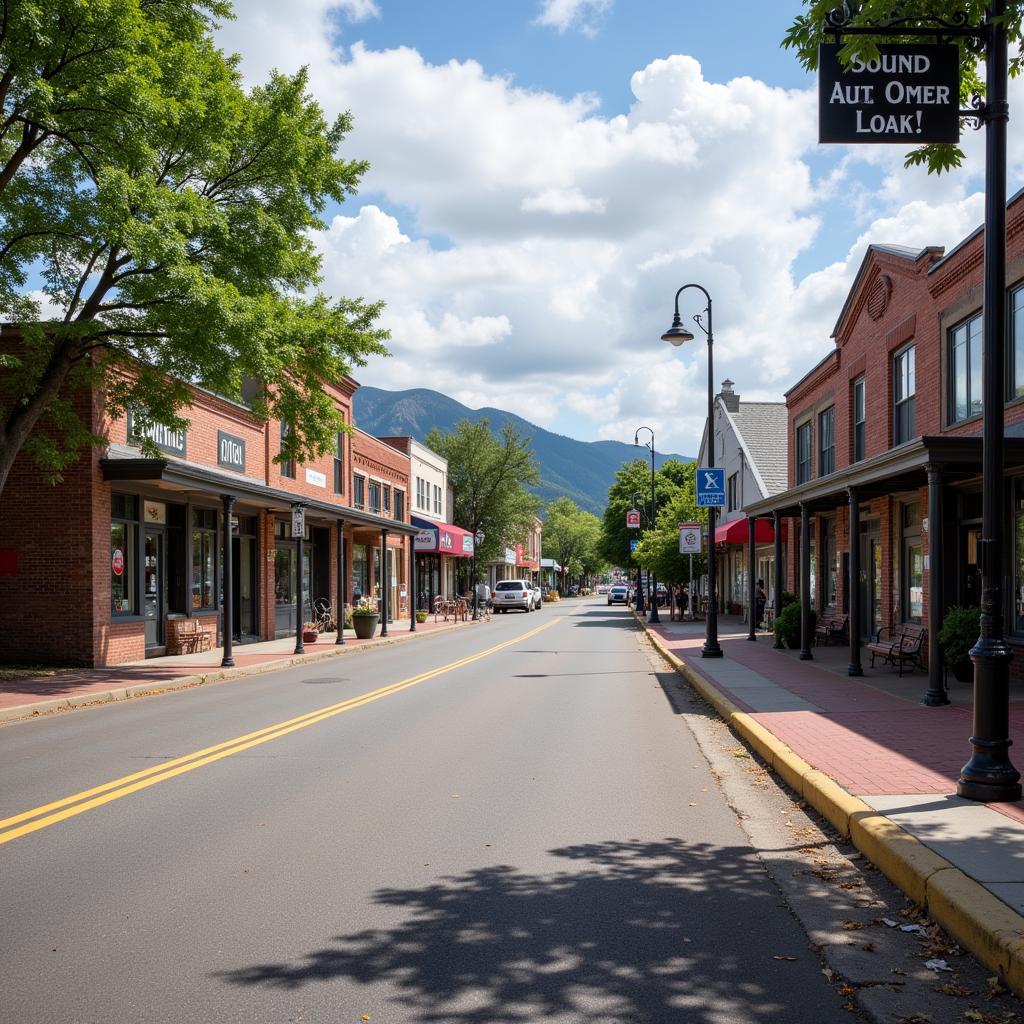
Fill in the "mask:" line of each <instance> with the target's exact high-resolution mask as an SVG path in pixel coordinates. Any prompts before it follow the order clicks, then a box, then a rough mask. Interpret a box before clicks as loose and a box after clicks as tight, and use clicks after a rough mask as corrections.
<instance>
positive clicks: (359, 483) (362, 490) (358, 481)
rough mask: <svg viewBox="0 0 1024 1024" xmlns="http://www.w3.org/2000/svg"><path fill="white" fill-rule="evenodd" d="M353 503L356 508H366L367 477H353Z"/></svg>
mask: <svg viewBox="0 0 1024 1024" xmlns="http://www.w3.org/2000/svg"><path fill="white" fill-rule="evenodd" d="M352 504H353V506H355V508H366V477H365V476H353V477H352Z"/></svg>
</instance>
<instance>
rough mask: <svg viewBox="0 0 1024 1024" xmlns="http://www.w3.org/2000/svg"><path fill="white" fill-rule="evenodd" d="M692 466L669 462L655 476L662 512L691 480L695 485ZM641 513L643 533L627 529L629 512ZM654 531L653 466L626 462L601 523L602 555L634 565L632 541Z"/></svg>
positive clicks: (616, 562) (610, 491) (617, 562)
mask: <svg viewBox="0 0 1024 1024" xmlns="http://www.w3.org/2000/svg"><path fill="white" fill-rule="evenodd" d="M692 466H693V464H692V463H686V462H681V461H679V460H678V459H669V460H668V461H667V462H665V463H663V464H662V466H661V467H660V468H659V469H658V470H657V471H656V472H655V474H654V491H655V495H656V497H657V504H658V509H659V514H660V510H662V509H664V508H666V507H667V506H668V505H669V503H670V502H671V501H672V499H673V498H674V496H675V494H676V492H677V491H678V490H679V489H680V487H685V486H686V482H687V480H689V482H690V486H691V487H692V486H694V484H693V480H694V470H693V468H692ZM634 494H635V495H636V498H637V501H636V503H635V507H636V508H638V509H639V510H640V525H641V529H640V530H633V529H630V528H628V527H627V526H626V513H627V512H628V511H629V510H630V509H631V508H633V507H634V502H633V496H634ZM650 528H651V465H650V462H649V461H646V460H644V459H633V460H631V461H630V462H626V463H623V465H622V466H621V467H620V468H619V471H618V472H617V473H616V474H615V480H614V481H613V482H612V485H611V487H610V488H609V489H608V502H607V504H606V505H605V509H604V518H603V519H602V522H601V543H600V553H601V556H602V557H603V558H604V559H605V561H607V562H608V563H609V564H611V565H618V566H621V567H623V568H625V567H627V566H629V565H631V564H632V563H633V559H631V557H630V553H629V542H630V540H632V539H633V538H637V539H639V538H640V537H641V536H642V534H643V533H644V532H646V531H647V530H649V529H650Z"/></svg>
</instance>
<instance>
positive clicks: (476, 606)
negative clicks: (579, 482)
mask: <svg viewBox="0 0 1024 1024" xmlns="http://www.w3.org/2000/svg"><path fill="white" fill-rule="evenodd" d="M473 540H474V541H475V543H474V544H473V621H474V622H478V621H479V619H480V602H479V597H478V594H477V589H476V586H477V583H476V551H477V548H478V547H480V545H481V544H483V542H484V531H483V530H477V531H476V533H474V534H473Z"/></svg>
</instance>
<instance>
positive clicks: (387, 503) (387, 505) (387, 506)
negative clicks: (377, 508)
mask: <svg viewBox="0 0 1024 1024" xmlns="http://www.w3.org/2000/svg"><path fill="white" fill-rule="evenodd" d="M384 512H385V514H386V515H390V514H391V488H390V487H388V486H387V485H386V484H385V486H384Z"/></svg>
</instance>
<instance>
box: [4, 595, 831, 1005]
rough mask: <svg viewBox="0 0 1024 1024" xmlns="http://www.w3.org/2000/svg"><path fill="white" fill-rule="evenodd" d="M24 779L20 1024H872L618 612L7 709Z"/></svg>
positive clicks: (570, 612) (599, 607)
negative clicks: (847, 999) (30, 717)
mask: <svg viewBox="0 0 1024 1024" xmlns="http://www.w3.org/2000/svg"><path fill="white" fill-rule="evenodd" d="M499 645H503V646H499ZM495 647H499V649H497V650H492V649H493V648H495ZM449 665H451V666H452V667H451V668H449V669H445V666H449ZM437 670H441V671H437ZM410 681H411V682H410ZM403 682H408V683H409V685H405V686H400V685H396V684H402V683H403ZM365 695H369V696H365ZM284 723H288V724H284ZM272 727H278V728H272ZM0 780H2V781H0V819H3V820H0V978H2V979H3V981H2V983H0V1020H2V1021H4V1022H8V1021H10V1022H18V1024H32V1022H46V1024H63V1022H90V1024H94V1022H95V1024H119V1022H137V1021H138V1022H142V1021H145V1022H154V1021H158V1022H185V1021H188V1022H193V1021H217V1022H233V1021H244V1022H264V1021H266V1022H291V1021H295V1022H299V1021H302V1022H321V1021H323V1022H331V1024H336V1022H341V1024H344V1022H348V1021H353V1022H360V1021H362V1020H365V1019H367V1018H368V1019H369V1020H370V1021H371V1022H380V1024H385V1022H387V1024H407V1022H410V1024H411V1022H417V1024H420V1022H423V1024H427V1022H431V1024H433V1022H438V1024H524V1022H531V1024H532V1022H541V1021H543V1022H546V1024H561V1022H585V1024H611V1022H620V1021H621V1022H627V1021H628V1022H649V1024H671V1022H677V1021H678V1022H686V1024H690V1022H693V1024H704V1022H706V1024H732V1022H762V1021H777V1022H780V1024H801V1022H807V1024H822V1022H829V1021H840V1020H849V1019H850V1017H849V1014H847V1013H846V1012H844V1010H843V1009H842V1001H841V999H840V998H839V996H838V995H837V993H836V991H835V990H834V989H833V988H832V987H830V986H829V985H828V983H827V982H826V980H825V978H824V977H823V975H822V973H821V963H820V962H819V961H818V959H817V958H816V956H815V955H814V954H813V953H812V952H811V951H810V949H809V940H808V937H807V934H806V933H805V931H804V930H803V928H802V926H801V925H800V923H799V921H798V920H797V918H796V917H795V916H794V914H793V913H792V912H791V910H790V908H789V906H788V904H787V901H786V899H785V898H784V897H783V896H782V894H781V893H780V890H779V889H778V888H777V887H776V885H775V883H774V882H773V881H772V879H771V877H770V876H769V875H768V873H767V872H766V870H765V866H764V863H763V861H762V859H761V857H760V856H759V854H758V852H757V851H755V850H753V849H752V848H751V845H750V841H749V839H748V838H747V835H746V833H745V832H744V831H743V829H742V828H741V827H740V824H739V822H738V821H737V816H736V813H735V812H734V811H733V810H732V809H731V808H730V806H729V804H728V803H727V801H726V798H725V796H724V795H723V793H722V792H721V791H720V789H719V787H718V785H717V783H716V781H715V778H714V776H713V775H712V773H711V772H710V771H709V765H708V761H707V759H706V758H705V755H704V754H703V753H702V751H701V748H700V746H699V745H698V743H697V742H696V740H695V738H694V735H693V733H692V732H691V730H690V728H689V727H688V726H687V724H686V719H685V716H682V715H680V714H678V713H677V711H676V709H674V708H673V706H672V703H671V702H670V701H669V700H668V699H667V696H666V692H665V690H664V689H663V686H662V684H661V682H659V679H658V676H657V675H656V674H655V671H654V669H653V668H652V664H651V661H650V659H649V657H648V656H647V654H646V653H645V652H644V650H643V649H642V647H641V643H640V640H639V633H638V631H637V630H636V628H635V627H634V626H633V624H632V620H631V618H630V615H629V613H628V612H627V611H626V610H624V609H621V608H617V607H616V608H607V607H606V606H605V605H604V604H603V603H602V602H600V601H597V602H595V601H591V602H577V603H572V602H567V603H562V604H559V605H555V606H546V607H545V609H544V610H543V611H541V612H540V613H534V614H531V615H523V614H518V613H513V614H509V615H505V616H496V617H495V618H494V619H493V620H492V621H491V622H490V623H489V624H485V625H484V626H481V627H476V628H472V629H464V630H459V631H456V632H454V633H452V634H449V635H447V636H436V635H435V636H433V637H424V638H422V639H420V640H417V641H415V642H413V643H409V644H402V645H396V646H393V647H389V648H382V649H378V650H377V651H372V652H366V653H362V654H352V655H350V656H346V657H342V658H339V659H336V660H331V661H327V662H321V663H318V664H315V665H311V666H306V667H304V668H298V669H291V670H288V671H283V672H278V673H272V674H267V675H262V676H257V677H253V678H252V679H248V680H242V681H233V682H230V683H224V684H219V685H213V686H208V687H203V688H200V689H196V690H190V691H183V692H180V693H176V694H170V695H166V696H162V697H155V698H147V699H143V700H137V701H130V702H125V703H121V704H113V705H105V706H101V707H97V708H91V709H85V710H82V711H76V712H73V713H69V714H65V715H60V716H51V717H47V718H44V719H39V720H34V721H27V722H22V723H15V724H12V725H9V726H6V727H4V728H2V729H0ZM791 957H795V959H790V958H791Z"/></svg>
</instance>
